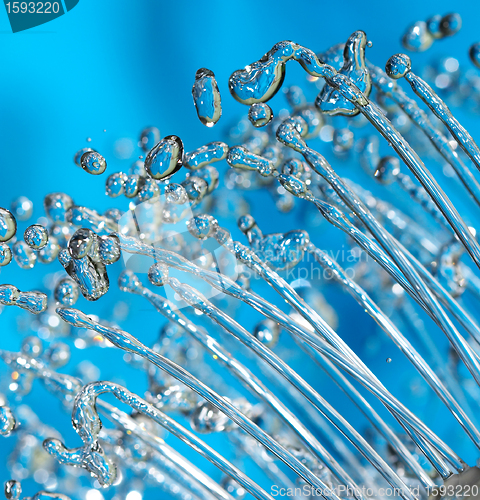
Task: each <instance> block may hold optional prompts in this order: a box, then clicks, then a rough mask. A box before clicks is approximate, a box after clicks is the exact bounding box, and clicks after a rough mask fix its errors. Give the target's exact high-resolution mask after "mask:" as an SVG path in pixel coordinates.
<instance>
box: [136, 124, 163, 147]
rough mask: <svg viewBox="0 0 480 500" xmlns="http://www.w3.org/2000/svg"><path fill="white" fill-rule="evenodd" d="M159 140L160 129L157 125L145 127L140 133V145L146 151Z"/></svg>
mask: <svg viewBox="0 0 480 500" xmlns="http://www.w3.org/2000/svg"><path fill="white" fill-rule="evenodd" d="M159 140H160V130H158V128H157V127H146V128H144V129H143V130H142V133H141V134H140V147H141V148H142V149H143V150H144V151H145V153H147V152H148V151H150V150H151V149H152V148H153V146H155V144H157V142H158V141H159Z"/></svg>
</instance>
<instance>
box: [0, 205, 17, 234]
mask: <svg viewBox="0 0 480 500" xmlns="http://www.w3.org/2000/svg"><path fill="white" fill-rule="evenodd" d="M16 232H17V221H16V220H15V217H14V216H13V214H12V213H11V212H10V211H9V210H7V209H6V208H1V207H0V242H4V241H8V240H10V239H12V238H13V236H14V235H15V233H16Z"/></svg>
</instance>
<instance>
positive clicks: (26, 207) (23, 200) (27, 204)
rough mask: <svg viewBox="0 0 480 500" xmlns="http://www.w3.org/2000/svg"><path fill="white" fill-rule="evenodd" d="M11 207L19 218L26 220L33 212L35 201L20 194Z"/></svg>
mask: <svg viewBox="0 0 480 500" xmlns="http://www.w3.org/2000/svg"><path fill="white" fill-rule="evenodd" d="M10 208H11V211H12V214H13V215H14V217H15V218H16V219H17V220H21V221H26V220H28V219H30V217H31V216H32V214H33V203H32V202H31V201H30V200H29V199H28V198H27V197H26V196H19V197H18V198H17V199H16V200H15V201H13V202H12V204H11V206H10Z"/></svg>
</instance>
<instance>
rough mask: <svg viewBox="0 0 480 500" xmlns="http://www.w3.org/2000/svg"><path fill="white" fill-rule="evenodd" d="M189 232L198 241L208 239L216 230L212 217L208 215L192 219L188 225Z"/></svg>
mask: <svg viewBox="0 0 480 500" xmlns="http://www.w3.org/2000/svg"><path fill="white" fill-rule="evenodd" d="M187 228H188V231H189V232H190V234H191V235H192V236H194V237H195V238H198V239H205V238H208V237H209V236H210V235H211V233H212V231H213V230H214V228H215V224H214V223H213V220H212V217H209V216H208V215H197V216H196V217H192V218H191V219H190V220H189V221H188V224H187Z"/></svg>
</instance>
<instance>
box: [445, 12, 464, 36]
mask: <svg viewBox="0 0 480 500" xmlns="http://www.w3.org/2000/svg"><path fill="white" fill-rule="evenodd" d="M461 28H462V18H461V17H460V14H457V13H456V12H454V13H452V14H447V15H446V16H444V17H442V20H441V21H440V31H441V32H442V35H443V36H453V35H455V34H456V33H458V32H459V31H460V29H461Z"/></svg>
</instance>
